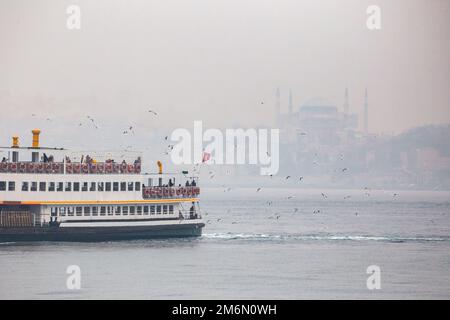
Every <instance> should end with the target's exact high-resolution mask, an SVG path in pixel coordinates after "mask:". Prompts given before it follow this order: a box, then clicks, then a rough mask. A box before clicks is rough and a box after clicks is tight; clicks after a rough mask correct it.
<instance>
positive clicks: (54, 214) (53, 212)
mask: <svg viewBox="0 0 450 320" xmlns="http://www.w3.org/2000/svg"><path fill="white" fill-rule="evenodd" d="M50 214H51V216H52V217H56V215H57V214H58V208H56V207H51V209H50Z"/></svg>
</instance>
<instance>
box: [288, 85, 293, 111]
mask: <svg viewBox="0 0 450 320" xmlns="http://www.w3.org/2000/svg"><path fill="white" fill-rule="evenodd" d="M292 109H293V107H292V90H291V89H289V114H290V115H292Z"/></svg>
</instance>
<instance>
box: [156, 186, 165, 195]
mask: <svg viewBox="0 0 450 320" xmlns="http://www.w3.org/2000/svg"><path fill="white" fill-rule="evenodd" d="M162 192H163V191H162V189H161V188H158V189H157V190H156V194H157V195H158V196H162Z"/></svg>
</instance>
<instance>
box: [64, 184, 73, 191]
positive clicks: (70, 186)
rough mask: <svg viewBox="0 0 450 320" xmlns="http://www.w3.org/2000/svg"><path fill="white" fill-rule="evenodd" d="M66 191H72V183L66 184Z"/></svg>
mask: <svg viewBox="0 0 450 320" xmlns="http://www.w3.org/2000/svg"><path fill="white" fill-rule="evenodd" d="M64 190H66V192H69V191H72V182H66V187H65V188H64Z"/></svg>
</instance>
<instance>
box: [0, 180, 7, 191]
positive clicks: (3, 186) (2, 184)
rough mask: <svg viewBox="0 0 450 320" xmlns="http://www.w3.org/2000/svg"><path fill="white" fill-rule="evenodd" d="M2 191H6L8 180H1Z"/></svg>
mask: <svg viewBox="0 0 450 320" xmlns="http://www.w3.org/2000/svg"><path fill="white" fill-rule="evenodd" d="M0 191H6V181H0Z"/></svg>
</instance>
